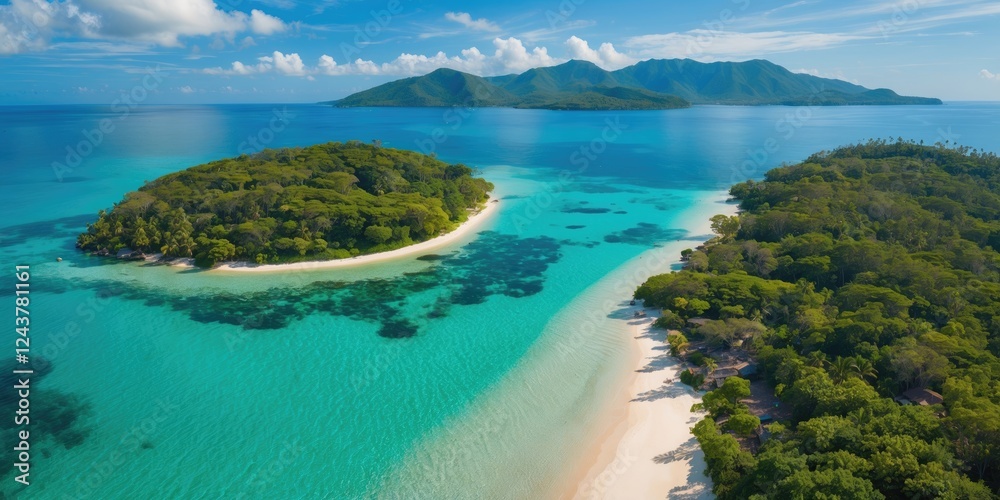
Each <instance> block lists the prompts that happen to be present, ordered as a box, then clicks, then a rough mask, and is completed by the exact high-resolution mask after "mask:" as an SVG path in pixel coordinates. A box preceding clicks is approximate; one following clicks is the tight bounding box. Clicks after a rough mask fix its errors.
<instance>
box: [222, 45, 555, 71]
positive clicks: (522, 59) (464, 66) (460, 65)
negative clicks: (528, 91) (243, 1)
mask: <svg viewBox="0 0 1000 500" xmlns="http://www.w3.org/2000/svg"><path fill="white" fill-rule="evenodd" d="M493 47H494V49H495V50H494V52H493V54H492V55H488V54H484V53H482V52H480V51H479V49H477V48H476V47H471V48H468V49H465V50H463V51H462V52H461V54H460V55H457V56H451V57H449V56H448V55H447V54H445V53H444V52H438V53H436V54H434V55H430V56H428V55H423V54H406V53H404V54H400V55H399V56H398V57H396V58H395V59H393V60H391V61H388V62H383V63H381V64H379V63H376V62H374V61H366V60H364V59H356V60H354V61H352V62H349V63H345V64H338V63H337V61H335V60H334V59H333V57H331V56H329V55H326V54H323V55H322V56H320V58H319V60H318V61H317V64H316V66H315V67H306V66H305V64H304V63H303V62H302V59H301V57H299V54H297V53H293V54H287V55H286V54H282V53H281V52H277V51H275V52H274V54H273V55H271V56H264V57H259V58H258V59H257V62H256V63H253V64H244V63H242V62H240V61H234V62H233V63H232V65H231V67H230V68H221V67H217V68H207V69H204V70H202V71H203V72H205V73H208V74H212V75H252V74H259V73H267V72H272V71H273V72H276V73H280V74H285V75H293V76H308V75H310V74H323V75H392V76H412V75H423V74H426V73H430V72H431V71H434V70H436V69H438V68H451V69H455V70H458V71H464V72H467V73H472V74H476V75H484V76H485V75H499V74H508V73H520V72H522V71H525V70H528V69H531V68H537V67H540V66H553V65H555V64H559V63H561V62H563V61H565V59H558V58H555V57H552V56H550V55H549V53H548V50H547V49H546V48H545V47H534V48H532V49H530V50H529V49H528V48H527V47H525V46H524V44H523V43H522V42H521V41H520V40H518V39H517V38H513V37H512V38H496V39H494V40H493Z"/></svg>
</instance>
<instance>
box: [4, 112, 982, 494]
mask: <svg viewBox="0 0 1000 500" xmlns="http://www.w3.org/2000/svg"><path fill="white" fill-rule="evenodd" d="M0 118H2V119H0V123H2V125H0V138H2V144H0V146H2V147H0V170H2V172H0V173H2V179H3V183H4V186H3V190H4V195H5V206H6V208H5V211H4V219H3V220H2V221H0V256H2V259H3V262H4V263H5V264H6V265H7V266H8V268H12V267H13V266H14V265H31V269H32V295H31V298H32V303H31V308H32V314H33V316H32V339H33V340H32V346H31V349H32V355H33V356H45V358H46V359H47V360H48V364H49V365H50V368H51V371H50V372H48V373H47V374H45V375H44V376H38V377H37V378H36V379H35V380H34V381H33V382H32V383H33V384H36V385H35V388H36V389H35V391H34V392H33V399H32V405H33V406H32V409H33V411H34V412H36V413H35V415H37V418H38V420H37V423H34V422H35V421H33V425H35V426H36V427H34V428H33V431H32V433H33V443H32V450H33V454H32V460H33V462H32V463H33V468H32V479H33V483H34V484H33V485H32V486H31V487H30V488H29V489H27V490H24V491H21V490H18V489H16V488H13V487H12V485H14V484H15V483H13V481H11V480H9V478H8V479H6V480H5V481H4V482H3V483H2V484H3V486H2V487H0V491H2V492H3V493H4V494H6V495H19V496H24V497H25V498H79V497H85V498H153V497H206V498H217V497H221V496H226V497H241V496H243V497H246V498H299V497H305V498H319V497H325V498H358V497H371V498H376V497H383V498H414V497H427V498H437V497H450V498H461V497H481V496H488V497H510V498H519V497H524V496H531V495H534V494H538V492H540V491H546V488H547V487H548V485H549V484H551V483H552V482H553V481H554V480H555V479H554V478H556V477H558V476H559V475H560V474H564V473H565V471H566V469H567V468H571V467H573V466H574V465H575V464H573V462H572V458H571V457H573V455H574V452H575V451H578V450H579V447H580V442H581V441H586V439H587V436H588V432H592V430H593V429H592V427H591V425H592V423H593V421H594V419H595V418H596V417H595V415H594V412H595V411H596V410H595V408H597V407H598V406H599V404H598V403H599V402H600V400H601V399H602V397H603V396H604V395H605V394H606V390H607V387H608V386H609V385H611V384H613V381H614V377H616V375H614V374H615V373H617V372H618V371H620V370H616V368H618V367H620V365H621V363H622V362H623V360H625V358H626V357H627V352H626V351H627V350H626V349H625V347H624V346H625V344H624V341H625V340H627V339H623V338H619V337H615V336H614V332H615V331H616V330H615V329H616V324H618V323H621V319H620V318H618V317H617V316H616V310H617V308H618V306H619V305H620V304H617V303H616V302H615V301H621V300H625V299H627V296H628V294H629V290H628V289H627V287H624V288H623V287H621V286H617V287H616V286H612V285H613V283H612V281H613V280H612V278H613V277H614V276H615V273H620V272H622V266H623V265H624V264H625V263H627V262H633V263H635V262H637V259H639V258H641V257H643V256H644V255H645V256H647V257H648V256H649V253H648V252H649V250H650V249H651V248H654V247H657V246H661V247H662V246H663V245H667V247H669V248H673V247H674V246H678V245H680V247H681V248H683V246H695V245H696V244H697V243H698V241H700V240H703V239H705V236H706V235H704V234H698V232H696V231H694V232H693V231H692V230H691V229H692V228H696V227H702V226H703V225H704V224H703V221H704V219H707V218H708V217H709V216H711V215H713V214H714V213H716V212H715V211H716V210H718V211H721V210H722V209H723V208H724V207H722V205H720V201H721V200H722V199H723V198H724V195H722V194H720V192H721V191H724V190H725V189H726V188H727V187H728V186H729V185H730V184H732V183H733V182H736V181H740V180H744V179H746V178H751V177H752V178H759V177H761V176H762V175H763V174H764V172H765V171H766V170H767V169H769V168H772V167H774V166H777V165H779V164H781V163H782V162H796V161H801V160H803V159H804V158H806V157H807V156H808V155H810V154H812V153H814V152H817V151H820V150H825V149H831V148H834V147H836V146H838V145H842V144H847V143H851V142H857V141H861V140H866V139H868V138H872V137H875V138H896V137H903V138H906V139H913V140H917V141H924V142H926V143H935V142H944V141H950V142H957V143H960V144H964V145H967V146H970V147H974V148H979V149H986V150H992V151H997V150H998V149H1000V148H998V143H997V139H998V138H1000V104H995V103H949V104H946V105H944V106H927V107H924V106H910V107H891V106H885V107H832V108H805V107H803V108H789V107H723V106H697V107H694V108H690V109H685V110H674V111H650V112H625V113H620V112H617V113H616V112H553V111H538V110H512V109H478V110H460V109H456V110H453V109H370V108H361V109H334V108H330V107H325V106H319V105H281V104H278V105H225V106H223V105H220V106H157V107H154V106H149V107H140V108H137V109H135V110H132V111H131V112H129V113H128V114H124V113H122V112H115V111H113V110H110V109H108V108H107V107H102V106H24V107H0ZM102 129H103V130H102ZM350 139H357V140H362V141H371V140H373V139H379V140H381V141H382V144H383V145H384V146H388V147H397V148H407V149H414V150H418V151H423V152H425V153H434V154H436V155H437V156H438V157H440V158H442V159H444V160H446V161H449V162H462V163H465V164H468V165H470V166H473V167H476V168H478V169H480V170H481V173H482V175H483V176H485V177H487V178H488V179H489V180H491V181H493V182H495V183H496V185H497V195H498V197H499V198H501V209H500V213H499V214H498V215H497V216H496V217H495V218H494V219H492V220H490V221H489V222H487V224H486V226H484V229H485V231H484V232H482V233H479V234H478V235H477V236H474V237H469V238H466V239H464V240H463V241H462V242H460V243H458V244H455V245H453V246H452V247H450V248H446V249H443V250H442V251H441V252H439V253H440V258H437V259H434V260H427V259H424V260H417V259H404V260H401V261H397V262H392V263H387V264H378V265H372V266H366V267H363V268H353V269H343V270H330V271H310V272H290V273H283V274H280V275H254V276H245V275H220V274H218V273H212V272H208V273H206V272H192V271H179V270H177V269H175V268H167V267H162V266H161V267H155V266H141V265H136V264H107V263H105V262H103V261H101V260H100V259H96V258H90V257H87V256H84V255H81V254H79V253H77V251H76V250H75V249H74V248H73V242H74V237H75V235H76V233H78V232H80V231H81V230H82V229H83V228H84V226H85V224H86V223H87V222H88V221H90V220H92V219H93V217H94V214H95V213H96V212H97V211H98V210H100V209H102V208H109V207H110V206H111V205H112V204H113V203H114V202H116V201H118V200H119V199H121V196H122V195H123V194H124V193H125V192H127V191H129V190H133V189H135V188H137V187H139V186H140V185H141V184H142V182H143V181H144V180H152V179H154V178H156V177H158V176H160V175H163V174H166V173H168V172H173V171H176V170H180V169H183V168H185V167H188V166H192V165H195V164H198V163H202V162H206V161H209V160H214V159H218V158H222V157H228V156H235V155H238V154H241V153H251V152H253V151H255V150H257V149H258V148H260V147H285V146H304V145H309V144H315V143H319V142H325V141H345V140H350ZM667 247H664V248H667ZM57 257H61V258H62V259H63V261H62V262H59V263H57V262H56V258H57ZM664 269H665V268H664ZM12 274H13V273H12ZM634 279H640V280H641V277H637V278H634ZM609 280H610V281H609ZM7 289H8V290H7V291H6V292H4V294H3V296H4V297H6V298H7V299H6V300H10V301H13V295H12V292H11V290H12V289H13V277H11V278H9V279H8V280H7ZM609 299H610V302H609ZM398 322H405V323H406V324H408V325H415V326H416V327H417V329H418V333H417V335H416V336H414V337H412V338H407V339H390V338H385V337H383V336H380V335H379V332H380V331H384V330H385V329H391V328H392V327H393V325H394V324H396V323H398ZM10 335H11V343H13V335H14V334H13V333H10ZM12 355H13V353H11V356H12ZM3 367H5V368H9V365H8V364H6V363H4V364H3ZM4 418H6V417H4Z"/></svg>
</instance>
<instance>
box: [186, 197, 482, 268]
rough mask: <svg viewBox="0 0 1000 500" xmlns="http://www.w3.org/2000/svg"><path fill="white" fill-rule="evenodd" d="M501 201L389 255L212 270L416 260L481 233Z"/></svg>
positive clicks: (244, 264)
mask: <svg viewBox="0 0 1000 500" xmlns="http://www.w3.org/2000/svg"><path fill="white" fill-rule="evenodd" d="M499 206H500V200H499V198H491V199H490V200H488V201H487V202H486V206H485V207H483V209H482V210H480V211H479V212H477V213H475V214H473V215H471V216H470V217H469V219H468V220H466V221H465V222H463V223H462V225H460V226H458V227H457V228H456V229H455V230H453V231H451V232H448V233H445V234H442V235H441V236H438V237H436V238H432V239H429V240H427V241H422V242H420V243H416V244H414V245H410V246H406V247H403V248H397V249H396V250H390V251H388V252H379V253H373V254H369V255H359V256H357V257H351V258H348V259H336V260H321V261H309V262H295V263H290V264H263V265H261V264H251V263H248V262H228V263H224V264H220V265H218V266H216V267H213V268H212V269H211V270H212V271H213V272H238V273H267V272H281V271H303V270H319V269H337V268H345V267H355V266H362V265H365V264H372V263H376V262H385V261H387V260H395V259H402V258H406V257H416V256H419V255H422V254H426V253H430V252H431V251H432V250H436V249H438V248H441V247H444V246H447V245H450V244H452V243H456V242H458V241H461V240H463V239H464V238H466V237H468V236H471V235H473V234H475V233H477V232H478V231H476V230H477V229H479V228H480V226H482V225H483V223H485V222H486V221H488V220H489V219H490V218H491V217H492V216H493V215H494V214H496V213H497V212H498V211H499ZM172 265H175V266H179V267H193V266H194V261H193V260H192V259H178V260H176V261H174V262H173V263H172Z"/></svg>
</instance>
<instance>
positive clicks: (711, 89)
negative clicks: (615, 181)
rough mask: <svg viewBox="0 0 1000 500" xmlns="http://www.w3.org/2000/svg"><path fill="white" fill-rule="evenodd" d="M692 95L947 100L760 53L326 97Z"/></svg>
mask: <svg viewBox="0 0 1000 500" xmlns="http://www.w3.org/2000/svg"><path fill="white" fill-rule="evenodd" d="M692 103H693V104H730V105H768V104H777V105H790V106H799V105H821V106H836V105H862V104H863V105H880V104H941V100H940V99H933V98H927V97H907V96H901V95H899V94H897V93H895V92H893V91H892V90H889V89H875V90H872V89H868V88H865V87H862V86H860V85H855V84H853V83H849V82H845V81H843V80H834V79H830V78H820V77H816V76H812V75H808V74H801V73H792V72H791V71H788V70H787V69H785V68H783V67H781V66H778V65H777V64H774V63H771V62H769V61H764V60H759V59H758V60H753V61H746V62H717V63H700V62H697V61H693V60H690V59H651V60H648V61H642V62H640V63H637V64H635V65H632V66H629V67H627V68H622V69H619V70H617V71H606V70H604V69H601V68H600V67H598V66H597V65H595V64H593V63H590V62H586V61H576V60H574V61H569V62H566V63H563V64H560V65H558V66H551V67H547V68H534V69H530V70H528V71H525V72H524V73H521V74H519V75H504V76H492V77H480V76H475V75H470V74H468V73H463V72H461V71H455V70H452V69H445V68H442V69H438V70H435V71H433V72H431V73H429V74H427V75H424V76H417V77H412V78H404V79H402V80H396V81H394V82H389V83H386V84H384V85H379V86H377V87H374V88H371V89H368V90H365V91H362V92H358V93H356V94H352V95H350V96H347V97H345V98H343V99H340V100H337V101H328V102H326V103H324V104H331V105H334V106H339V107H363V106H396V107H430V106H444V107H453V106H466V107H515V108H543V109H575V110H586V109H620V110H631V109H673V108H683V107H688V106H690V105H691V104H692Z"/></svg>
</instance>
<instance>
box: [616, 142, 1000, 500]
mask: <svg viewBox="0 0 1000 500" xmlns="http://www.w3.org/2000/svg"><path fill="white" fill-rule="evenodd" d="M731 194H732V196H733V197H734V198H736V199H738V200H739V201H740V208H741V213H740V215H738V216H734V217H728V216H716V217H715V218H714V219H713V228H714V230H715V231H716V233H717V234H718V235H719V236H718V237H717V238H716V239H715V240H713V241H711V242H709V243H708V244H706V245H705V246H703V247H700V248H698V249H697V250H692V251H685V253H684V258H685V260H686V263H685V268H684V269H683V270H682V271H679V272H676V273H671V274H665V275H659V276H654V277H652V278H650V279H649V280H648V281H647V282H646V283H645V284H643V285H642V286H641V287H640V288H639V289H638V290H637V291H636V294H635V296H636V298H639V299H644V300H645V304H646V305H647V306H654V307H659V308H662V309H664V313H663V317H662V318H661V319H660V320H658V322H659V324H660V325H661V326H667V327H672V328H681V327H684V325H685V321H686V320H687V319H689V318H691V317H695V316H700V317H705V318H707V319H709V320H710V321H709V322H708V323H707V324H706V325H705V327H702V328H703V329H705V331H704V332H702V334H703V335H704V337H705V338H706V339H708V340H709V341H711V342H712V343H714V344H715V345H718V346H720V347H721V348H723V349H726V348H732V347H731V346H737V345H738V346H740V347H739V348H740V349H744V350H746V351H748V352H750V353H752V354H753V355H754V356H755V357H756V359H757V360H758V361H759V363H760V367H761V371H762V374H763V376H764V377H766V379H767V380H768V381H769V382H770V384H771V385H772V386H773V387H774V389H775V393H776V394H777V395H778V396H779V397H780V399H781V400H782V401H783V403H784V404H785V405H788V406H790V408H791V412H790V414H791V417H790V418H789V419H787V420H784V421H781V422H778V423H775V424H772V425H771V426H770V432H771V435H770V436H771V437H770V439H768V440H766V441H765V442H764V443H763V444H762V445H761V447H760V449H759V450H756V453H751V451H750V450H747V449H746V447H741V445H740V442H739V441H738V440H737V436H739V435H741V434H742V435H748V434H749V432H750V431H751V430H752V429H753V428H755V427H756V423H757V422H754V421H753V420H752V419H750V418H748V416H747V413H746V406H745V405H744V404H743V403H741V399H743V398H746V397H747V396H749V390H748V389H746V387H745V386H746V384H745V381H742V383H741V379H738V378H731V379H729V380H727V381H726V384H723V386H722V387H720V388H719V389H717V390H716V391H713V392H710V393H708V394H706V395H705V397H704V398H703V403H702V405H701V406H700V407H699V408H701V409H705V410H707V411H708V412H709V415H708V417H706V418H705V419H704V420H702V421H701V422H699V423H698V424H697V425H696V426H695V428H694V431H693V432H694V434H695V436H696V437H697V438H698V441H699V442H700V444H701V447H702V449H703V450H704V453H705V457H706V461H707V463H708V467H709V472H710V474H711V476H712V479H713V481H714V484H715V486H714V491H715V493H716V494H717V495H718V497H719V498H721V499H735V498H755V499H764V498H783V499H792V498H843V499H847V498H851V499H866V498H893V499H896V498H898V499H903V498H906V499H916V498H921V499H922V498H928V499H929V498H956V499H957V498H996V492H997V490H998V488H1000V358H998V355H1000V254H998V253H997V250H996V249H1000V158H998V157H997V156H996V155H994V154H987V153H982V152H978V151H974V150H969V149H966V148H958V149H949V148H945V147H943V146H940V145H938V146H934V147H931V146H923V145H920V144H915V143H912V142H905V141H903V140H902V139H900V140H898V141H870V142H868V143H866V144H859V145H854V146H848V147H843V148H840V149H837V150H834V151H830V152H822V153H819V154H816V155H814V156H812V157H810V158H808V159H807V160H805V161H804V162H802V163H801V164H798V165H792V166H784V167H781V168H777V169H774V170H772V171H770V172H768V173H767V174H766V177H765V179H764V180H763V181H762V182H754V181H748V182H745V183H742V184H738V185H736V186H734V187H733V188H732V189H731ZM706 327H708V328H706ZM688 333H689V334H690V331H689V332H688ZM695 334H697V333H695ZM677 338H682V337H677ZM672 347H674V348H675V349H674V350H676V347H678V346H676V345H674V346H672ZM730 380H732V381H733V382H730ZM914 388H923V389H927V390H930V391H935V392H937V393H939V394H940V395H941V396H943V402H941V403H931V404H929V405H926V406H921V405H901V404H899V403H898V402H897V401H895V400H894V398H895V397H898V396H900V395H901V394H902V393H903V392H904V391H907V390H910V389H914ZM732 417H737V418H735V419H734V418H732ZM717 422H718V423H717ZM723 422H725V423H723ZM744 424H749V425H744ZM663 425H675V423H673V422H664V423H663Z"/></svg>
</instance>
